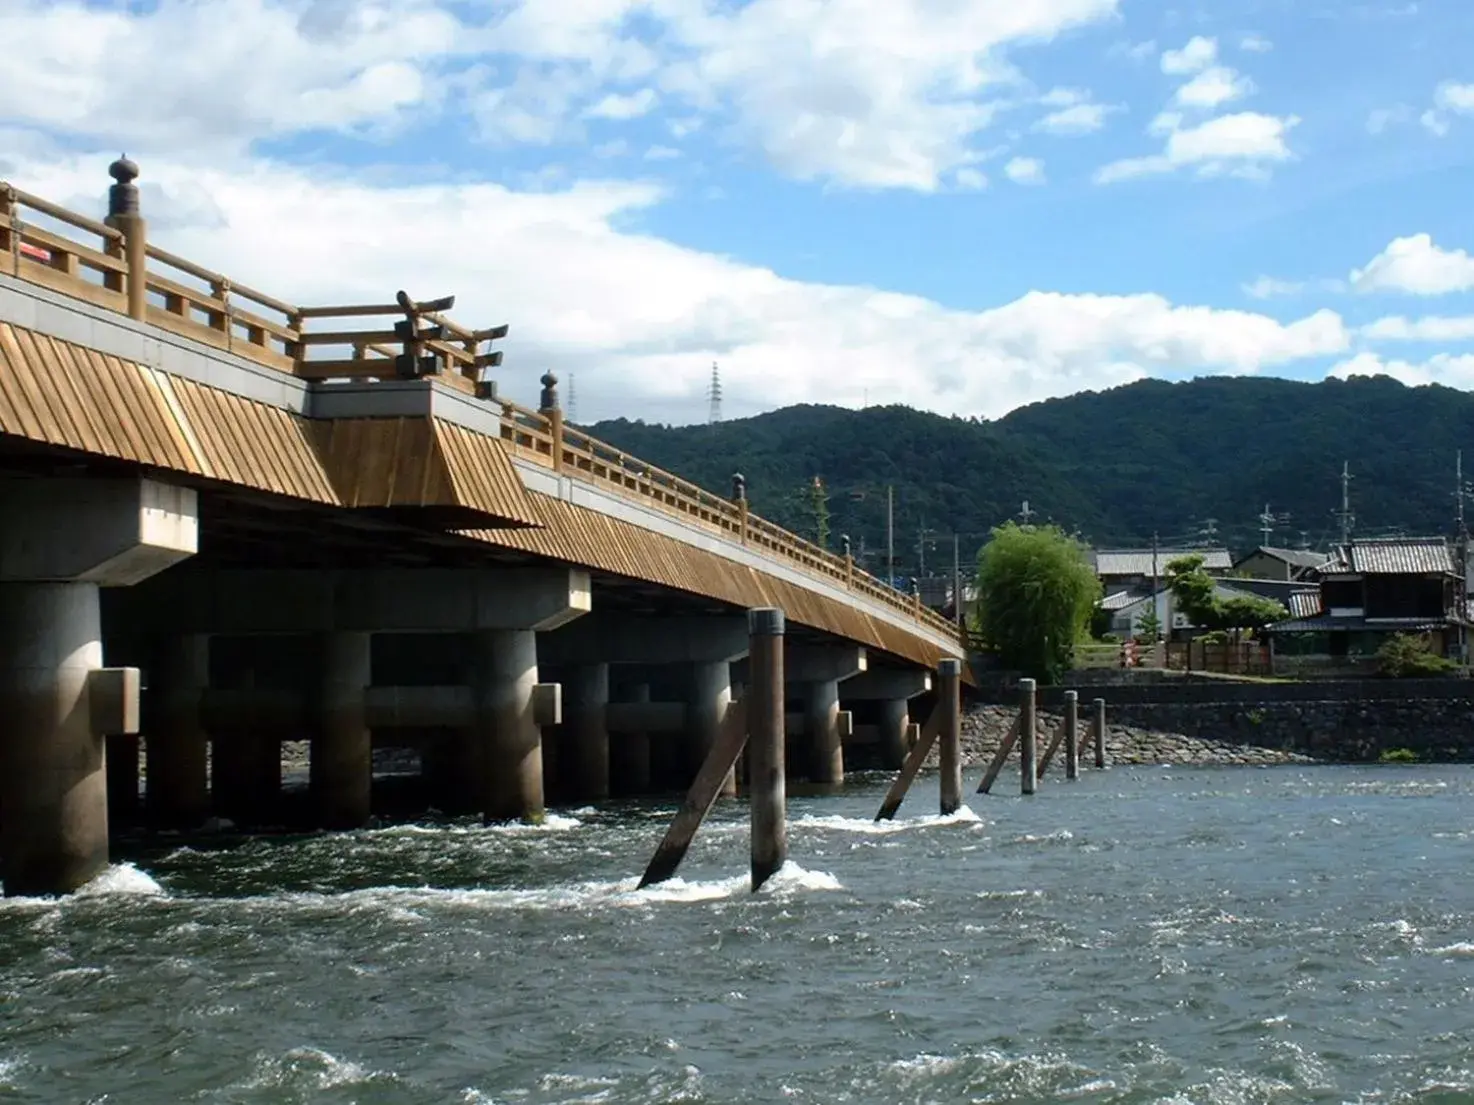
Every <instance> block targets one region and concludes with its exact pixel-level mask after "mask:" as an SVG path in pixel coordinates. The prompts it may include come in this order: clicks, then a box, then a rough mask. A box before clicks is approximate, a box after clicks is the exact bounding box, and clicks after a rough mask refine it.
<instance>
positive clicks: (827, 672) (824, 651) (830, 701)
mask: <svg viewBox="0 0 1474 1105" xmlns="http://www.w3.org/2000/svg"><path fill="white" fill-rule="evenodd" d="M784 665H785V666H784V676H785V678H786V679H787V680H788V685H789V688H791V693H794V694H795V695H796V696H797V697H801V698H803V700H804V703H805V705H804V712H803V715H802V717H803V721H802V724H803V727H804V731H805V736H806V740H807V744H806V746H805V747H806V749H807V756H806V757H802V758H799V759H798V760H797V761H796V763H797V764H798V765H799V766H800V767H801V768H803V769H804V770H805V773H806V774H807V775H808V777H809V781H810V782H812V783H817V784H819V785H820V786H840V785H842V784H843V783H844V741H843V738H842V737H841V735H840V720H839V712H840V711H839V700H840V695H841V693H842V690H841V684H842V683H843V682H844V681H846V680H849V679H851V678H853V677H854V676H857V675H859V674H860V673H862V672H864V671H865V670H866V667H867V666H868V660H867V658H866V655H865V650H864V649H863V648H860V647H859V646H857V645H789V646H788V648H787V651H786V654H785V656H784ZM785 693H790V692H785Z"/></svg>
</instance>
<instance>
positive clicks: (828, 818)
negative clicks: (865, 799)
mask: <svg viewBox="0 0 1474 1105" xmlns="http://www.w3.org/2000/svg"><path fill="white" fill-rule="evenodd" d="M982 823H983V819H982V818H981V817H979V816H978V814H977V813H976V812H975V811H974V810H972V809H971V808H970V807H968V806H963V807H962V808H960V809H959V810H957V811H956V812H955V813H949V814H931V815H929V816H923V817H908V818H902V819H899V820H891V821H874V820H869V819H866V818H863V817H844V816H841V815H839V814H822V815H820V814H805V815H804V816H803V817H799V818H796V819H794V820H793V821H790V822H789V827H790V828H793V829H827V830H832V831H835V832H846V833H862V834H864V835H866V836H889V835H890V834H891V833H904V832H909V831H910V830H912V829H928V828H932V827H934V826H937V825H981V824H982ZM739 827H742V826H739Z"/></svg>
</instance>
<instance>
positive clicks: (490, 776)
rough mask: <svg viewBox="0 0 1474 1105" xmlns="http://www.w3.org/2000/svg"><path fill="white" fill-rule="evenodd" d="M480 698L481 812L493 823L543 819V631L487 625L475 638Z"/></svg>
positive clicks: (475, 684)
mask: <svg viewBox="0 0 1474 1105" xmlns="http://www.w3.org/2000/svg"><path fill="white" fill-rule="evenodd" d="M469 653H470V660H471V666H470V678H469V680H468V682H469V684H470V687H471V692H472V694H473V695H474V697H475V701H476V721H475V724H474V725H473V726H472V730H471V733H472V741H473V743H474V744H475V746H476V747H477V749H478V750H479V755H480V759H481V763H480V764H479V765H477V766H478V784H479V787H480V792H481V802H480V805H481V813H482V816H483V817H485V819H486V820H487V821H517V820H523V821H532V822H538V821H541V820H542V819H543V814H544V804H543V765H542V731H541V730H540V729H539V728H538V725H537V721H536V720H535V718H534V717H533V703H532V699H533V688H534V687H536V686H537V634H536V633H534V632H533V631H532V630H530V629H487V630H482V631H480V632H478V633H473V634H472V635H471V639H470V642H469Z"/></svg>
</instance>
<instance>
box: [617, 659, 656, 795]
mask: <svg viewBox="0 0 1474 1105" xmlns="http://www.w3.org/2000/svg"><path fill="white" fill-rule="evenodd" d="M629 701H630V702H631V703H646V702H649V701H650V684H648V683H639V684H636V685H635V686H634V687H631V688H630V691H629ZM609 776H610V787H611V789H612V791H613V793H614V794H615V795H617V796H618V797H620V798H629V797H632V796H634V795H639V794H648V793H649V792H650V734H649V733H648V732H646V731H645V730H643V729H633V730H630V731H628V732H624V733H620V734H618V735H617V736H615V737H613V738H612V739H611V741H610V745H609Z"/></svg>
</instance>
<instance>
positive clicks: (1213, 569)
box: [1091, 548, 1233, 595]
mask: <svg viewBox="0 0 1474 1105" xmlns="http://www.w3.org/2000/svg"><path fill="white" fill-rule="evenodd" d="M1183 556H1201V557H1202V558H1203V570H1204V571H1205V572H1207V573H1208V574H1209V575H1226V574H1227V573H1228V571H1229V570H1230V569H1231V568H1232V567H1233V557H1231V556H1229V554H1228V550H1227V549H1223V548H1201V549H1157V550H1156V552H1153V551H1152V550H1151V549H1096V550H1095V551H1094V552H1092V553H1091V566H1092V567H1093V568H1094V569H1095V574H1096V577H1097V578H1098V579H1099V580H1100V583H1101V587H1102V588H1103V589H1104V591H1105V593H1106V594H1107V595H1113V594H1116V593H1117V592H1120V591H1134V592H1136V593H1137V594H1140V595H1144V594H1146V593H1147V592H1148V591H1149V590H1151V585H1152V579H1153V577H1155V578H1156V579H1157V581H1158V582H1160V581H1161V580H1162V579H1163V578H1164V577H1165V576H1166V574H1167V565H1168V564H1170V563H1172V561H1174V560H1176V559H1178V558H1179V557H1183Z"/></svg>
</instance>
